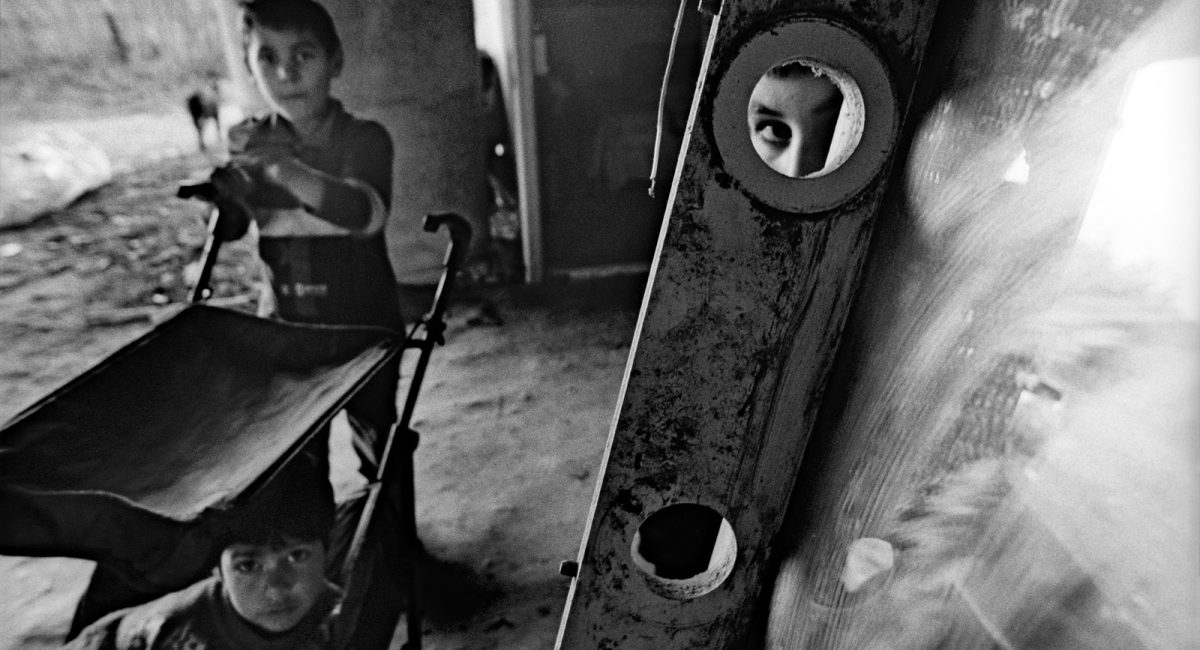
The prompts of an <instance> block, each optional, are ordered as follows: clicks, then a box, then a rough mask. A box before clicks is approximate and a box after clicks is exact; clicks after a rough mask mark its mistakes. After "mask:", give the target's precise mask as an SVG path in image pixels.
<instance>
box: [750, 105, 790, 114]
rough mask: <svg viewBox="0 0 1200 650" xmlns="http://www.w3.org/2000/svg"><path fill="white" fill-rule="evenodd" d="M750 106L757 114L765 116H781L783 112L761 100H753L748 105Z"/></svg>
mask: <svg viewBox="0 0 1200 650" xmlns="http://www.w3.org/2000/svg"><path fill="white" fill-rule="evenodd" d="M750 108H751V109H752V110H753V111H754V113H755V114H757V115H766V116H767V117H783V113H781V112H780V111H777V110H775V109H774V108H771V107H770V106H767V105H766V104H763V103H761V102H757V101H755V102H754V103H752V104H751V105H750Z"/></svg>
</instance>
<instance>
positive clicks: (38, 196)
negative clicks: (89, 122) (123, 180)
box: [0, 129, 113, 228]
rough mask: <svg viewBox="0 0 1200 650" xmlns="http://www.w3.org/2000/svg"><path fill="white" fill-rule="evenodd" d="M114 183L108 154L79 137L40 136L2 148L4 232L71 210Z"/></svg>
mask: <svg viewBox="0 0 1200 650" xmlns="http://www.w3.org/2000/svg"><path fill="white" fill-rule="evenodd" d="M112 177H113V171H112V163H110V162H109V160H108V156H107V155H105V153H104V151H103V150H101V149H100V147H99V146H97V145H96V144H95V143H93V142H90V141H89V140H87V139H86V138H84V137H83V136H81V135H79V134H78V133H75V132H74V131H69V130H66V129H54V130H48V131H40V132H38V133H36V134H34V135H33V136H32V137H30V138H28V139H26V140H22V141H21V142H19V143H17V144H15V145H13V146H11V147H0V228H11V227H14V226H21V225H24V224H27V223H29V222H31V221H33V220H34V219H36V218H38V217H39V216H41V215H43V214H45V213H47V212H50V211H51V210H56V209H59V208H63V207H66V206H67V205H69V204H70V203H71V202H72V201H74V200H75V199H77V198H79V197H80V196H82V195H83V194H84V193H85V192H88V191H91V190H94V189H96V188H98V187H100V186H102V185H105V184H107V183H108V182H109V181H111V180H112Z"/></svg>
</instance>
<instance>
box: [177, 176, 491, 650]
mask: <svg viewBox="0 0 1200 650" xmlns="http://www.w3.org/2000/svg"><path fill="white" fill-rule="evenodd" d="M209 191H210V188H209V187H207V184H202V185H198V186H187V185H185V186H182V187H180V190H179V196H180V198H189V197H202V198H207V197H205V196H204V195H205V194H207V193H208V192H209ZM220 219H221V209H220V208H219V207H215V206H214V208H213V210H212V214H211V216H210V218H209V222H208V238H207V239H206V241H205V244H204V250H203V252H202V253H201V255H202V266H201V270H200V275H199V278H198V279H197V281H196V285H195V287H194V288H193V290H192V296H191V300H192V302H193V303H200V302H203V301H204V300H207V299H208V297H209V296H211V294H212V291H211V288H210V287H209V283H210V281H211V278H212V270H213V268H214V267H215V266H216V260H217V255H218V254H219V252H220V247H221V239H220V238H219V237H218V236H217V235H216V233H217V232H219V227H220ZM422 227H423V229H424V230H425V232H430V233H433V232H437V231H438V230H439V229H441V228H442V227H445V228H446V230H447V231H448V232H449V235H450V243H449V245H448V246H447V247H446V255H445V259H444V261H443V265H442V274H441V277H440V278H439V280H438V284H437V288H436V290H435V291H434V297H433V304H432V306H431V308H430V310H429V312H427V313H426V314H425V315H424V316H422V317H421V319H420V320H419V321H417V322H416V323H414V324H413V325H412V327H411V328H410V329H409V331H408V335H407V336H406V337H405V341H404V345H403V346H402V347H401V349H400V353H401V354H403V352H404V351H405V350H409V349H414V348H415V349H417V350H419V353H418V357H417V361H416V366H415V367H414V369H413V375H412V379H411V380H410V381H409V384H408V391H407V393H406V395H405V399H404V407H403V409H402V410H401V412H400V418H399V419H398V420H397V421H396V423H395V424H393V425H392V427H391V430H390V431H389V432H388V434H387V440H386V442H385V443H384V447H383V454H382V456H381V458H380V460H379V464H378V466H377V467H376V470H375V476H373V477H371V479H370V480H369V481H368V484H367V497H366V504H365V505H364V507H363V511H362V513H361V514H360V515H359V520H358V525H357V526H356V528H355V531H354V537H353V538H352V539H351V542H350V546H349V548H348V549H347V551H346V557H345V559H344V560H343V562H342V568H341V571H340V574H341V576H342V589H343V593H344V594H345V595H344V597H343V599H342V604H341V605H339V614H344V613H346V612H347V611H350V612H354V613H355V618H357V611H358V610H359V609H361V606H362V602H361V598H362V593H361V592H360V591H356V589H355V587H356V586H358V585H357V584H356V580H355V573H354V568H355V565H356V563H357V561H358V559H359V556H360V555H361V554H362V550H363V547H364V546H365V545H366V541H367V534H368V532H369V531H370V528H371V524H372V522H373V521H374V514H375V511H376V509H377V508H378V507H379V499H380V496H381V495H382V494H384V493H385V492H387V488H388V487H390V486H391V485H392V484H393V482H398V483H399V489H400V498H401V500H400V504H399V505H400V512H399V513H398V514H399V519H400V535H401V537H400V543H401V544H402V545H403V549H401V551H402V553H401V554H402V561H403V562H404V564H405V566H406V568H407V569H408V577H409V580H408V599H407V604H408V609H407V611H406V612H405V615H404V618H405V626H406V630H407V639H406V641H405V643H404V645H403V646H402V648H403V650H421V636H422V631H421V628H422V622H423V617H422V612H421V609H420V598H419V580H418V575H419V574H418V565H419V563H420V555H421V548H422V546H421V542H420V538H419V537H418V535H417V511H416V484H415V473H414V468H413V454H414V453H416V450H417V447H418V445H419V444H420V433H418V432H417V431H416V430H414V429H413V428H412V417H413V413H414V411H415V409H416V405H417V397H418V396H419V395H420V390H421V384H422V382H423V381H424V378H425V371H426V369H427V368H428V367H429V358H430V356H431V355H432V353H433V349H434V348H435V347H437V346H439V345H445V343H446V339H445V331H446V323H445V320H444V316H445V313H446V308H447V306H448V305H449V301H450V295H451V294H452V293H453V290H454V284H455V276H456V274H457V272H458V269H460V268H461V267H462V265H463V261H464V260H465V258H466V255H467V249H468V247H469V245H470V242H471V224H470V222H469V221H467V219H466V218H464V217H463V216H462V215H459V214H456V213H453V212H443V213H436V214H429V215H426V217H425V221H424V223H423V224H422ZM422 332H423V335H421V336H418V334H419V333H422ZM335 628H336V629H335V634H334V638H333V643H332V645H333V647H334V648H343V647H345V645H346V644H347V643H348V642H349V638H350V636H351V635H350V633H349V631H347V630H345V629H343V628H340V627H336V626H335Z"/></svg>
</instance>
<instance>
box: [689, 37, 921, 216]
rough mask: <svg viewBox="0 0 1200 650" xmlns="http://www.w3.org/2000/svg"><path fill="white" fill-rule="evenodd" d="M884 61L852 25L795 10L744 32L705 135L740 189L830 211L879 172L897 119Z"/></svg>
mask: <svg viewBox="0 0 1200 650" xmlns="http://www.w3.org/2000/svg"><path fill="white" fill-rule="evenodd" d="M895 97H896V95H895V91H894V88H893V85H892V80H891V75H890V72H889V70H888V67H887V65H885V64H884V62H883V60H882V59H881V58H880V56H879V55H878V53H877V52H876V50H875V49H874V47H873V46H871V44H870V43H869V42H868V41H867V40H865V39H864V38H863V37H862V36H860V35H859V34H858V33H857V32H855V31H854V30H852V29H851V28H849V27H847V26H845V25H842V24H840V23H838V22H836V21H832V20H829V19H825V18H817V17H812V16H793V17H791V18H789V19H786V20H784V21H781V22H780V23H776V24H774V25H771V26H769V28H768V29H764V30H760V31H758V32H756V33H754V34H753V35H752V36H751V38H749V39H748V40H747V42H746V44H745V45H744V46H742V48H741V49H740V50H739V51H738V52H737V54H736V55H735V56H734V58H733V60H732V61H731V62H730V63H729V66H728V67H727V68H726V70H725V72H724V73H723V75H722V77H721V79H720V80H719V81H718V85H717V91H716V96H715V98H714V101H713V112H712V116H711V118H712V134H713V139H714V140H715V143H716V145H717V149H718V151H719V152H720V154H721V161H722V165H723V166H724V168H725V171H726V172H728V173H729V174H730V176H732V177H733V178H734V180H735V181H736V183H737V185H738V186H739V187H740V188H741V189H742V191H743V192H745V193H747V194H749V195H750V196H752V197H753V198H756V199H758V200H759V201H761V202H762V203H765V204H766V205H768V206H770V207H772V208H775V209H777V210H782V211H785V212H791V213H797V214H808V213H817V212H823V211H827V210H831V209H833V208H836V207H837V206H839V205H841V204H842V203H845V202H847V201H849V200H851V199H853V198H854V197H855V196H857V195H858V194H859V193H860V192H862V191H863V190H864V189H865V188H867V187H868V186H869V185H870V183H871V181H872V180H873V179H875V178H876V177H877V175H878V174H879V172H880V170H881V169H883V167H884V163H885V162H886V161H887V158H888V156H889V155H890V152H891V149H892V147H893V145H894V143H895V140H896V137H897V124H898V122H899V118H898V113H897V107H896V99H895Z"/></svg>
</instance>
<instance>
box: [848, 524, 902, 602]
mask: <svg viewBox="0 0 1200 650" xmlns="http://www.w3.org/2000/svg"><path fill="white" fill-rule="evenodd" d="M895 562H896V555H895V551H894V550H893V549H892V545H891V544H889V543H888V542H887V541H886V540H882V539H878V538H875V537H860V538H858V539H856V540H854V541H853V542H850V546H849V547H848V548H847V549H846V566H845V568H843V569H842V588H844V589H845V590H846V592H847V593H851V594H852V593H854V592H856V591H858V590H859V589H862V587H863V585H865V584H867V583H868V582H870V581H871V580H872V579H873V578H875V577H876V576H879V575H882V574H884V573H887V572H888V571H891V570H892V566H893V565H895Z"/></svg>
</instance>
